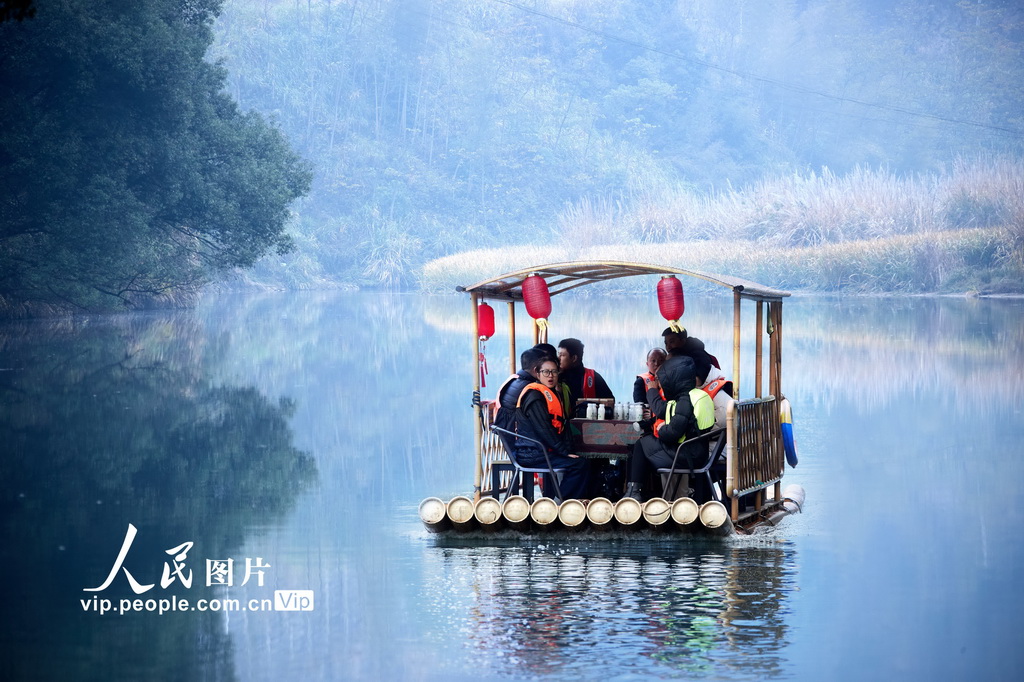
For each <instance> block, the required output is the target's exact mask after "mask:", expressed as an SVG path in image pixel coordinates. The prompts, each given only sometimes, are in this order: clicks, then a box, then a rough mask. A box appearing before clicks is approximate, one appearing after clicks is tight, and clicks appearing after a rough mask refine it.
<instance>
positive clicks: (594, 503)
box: [587, 497, 615, 529]
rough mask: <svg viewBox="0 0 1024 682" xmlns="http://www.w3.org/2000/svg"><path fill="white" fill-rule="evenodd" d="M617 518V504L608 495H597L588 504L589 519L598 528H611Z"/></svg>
mask: <svg viewBox="0 0 1024 682" xmlns="http://www.w3.org/2000/svg"><path fill="white" fill-rule="evenodd" d="M614 519H615V505H613V504H612V503H611V500H609V499H608V498H607V497H595V498H594V499H592V500H591V501H590V504H588V505H587V521H589V522H590V525H591V526H592V527H594V528H596V529H607V528H611V526H612V521H613V520H614Z"/></svg>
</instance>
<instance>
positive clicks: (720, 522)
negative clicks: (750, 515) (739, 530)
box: [697, 500, 733, 535]
mask: <svg viewBox="0 0 1024 682" xmlns="http://www.w3.org/2000/svg"><path fill="white" fill-rule="evenodd" d="M697 516H698V518H699V519H700V522H701V523H702V524H703V525H704V527H705V528H706V529H707V530H708V531H710V532H711V533H712V534H714V535H731V534H732V530H733V529H732V519H730V518H729V512H728V510H726V508H725V505H724V504H722V503H721V502H719V501H717V500H709V501H708V502H705V503H704V504H702V505H701V506H700V513H699V514H698V515H697Z"/></svg>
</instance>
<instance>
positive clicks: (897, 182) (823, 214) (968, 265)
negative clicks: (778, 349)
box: [422, 159, 1024, 293]
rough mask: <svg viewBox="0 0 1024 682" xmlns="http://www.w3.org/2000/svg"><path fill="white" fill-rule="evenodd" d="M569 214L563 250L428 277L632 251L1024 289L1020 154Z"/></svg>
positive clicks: (447, 280)
mask: <svg viewBox="0 0 1024 682" xmlns="http://www.w3.org/2000/svg"><path fill="white" fill-rule="evenodd" d="M556 222H557V234H556V238H555V239H553V243H552V244H551V245H540V246H539V247H523V248H516V249H515V250H511V251H508V250H504V249H491V250H485V251H472V252H468V253H465V254H458V255H455V256H449V257H447V258H443V259H439V260H438V261H433V262H431V263H428V264H427V266H426V267H425V268H424V269H423V273H422V282H423V284H424V286H425V287H427V288H429V289H432V290H443V289H446V288H447V289H449V290H450V288H451V287H454V286H455V285H456V283H457V284H462V285H466V284H470V283H473V282H476V281H479V280H481V279H484V278H486V277H488V276H493V275H494V273H500V272H506V271H510V270H514V269H518V268H522V267H529V265H531V264H536V263H539V262H555V261H561V260H625V261H640V262H651V263H659V264H665V265H672V266H676V267H679V268H683V269H692V270H699V271H702V272H710V273H716V272H721V273H728V274H730V275H734V276H740V277H746V278H748V279H751V280H754V281H757V282H762V283H764V284H766V285H769V286H776V287H779V288H788V289H794V290H815V291H853V292H863V293H871V292H879V293H886V292H904V293H921V292H941V291H976V292H993V293H996V292H1016V293H1024V162H1021V161H1018V160H991V159H990V160H976V161H970V162H968V161H966V160H963V159H960V160H957V161H956V162H955V163H954V164H952V166H951V168H950V169H949V170H948V171H947V172H943V173H940V174H937V175H932V176H901V175H897V174H895V173H892V172H890V171H888V170H870V169H867V168H855V169H854V170H853V171H851V172H850V173H847V174H846V175H842V176H840V175H836V174H835V173H833V172H832V171H830V170H828V169H823V170H821V171H820V172H816V173H808V174H804V175H789V176H785V177H776V178H770V179H765V180H762V181H761V182H758V183H756V184H754V185H752V186H750V187H747V188H745V189H743V190H736V189H732V188H729V189H728V190H726V191H722V192H718V193H713V194H707V195H698V194H695V193H693V192H692V191H690V190H689V189H687V188H684V187H668V186H665V185H664V184H662V185H659V186H657V187H650V188H642V189H641V191H638V192H637V193H636V194H635V195H634V198H633V200H632V201H631V202H630V203H629V204H628V205H626V204H622V203H612V202H610V201H607V200H590V199H586V200H581V201H579V202H577V203H575V204H573V205H571V206H569V207H567V208H566V209H565V210H564V211H563V212H562V213H561V214H560V215H559V216H558V218H557V221H556ZM539 252H542V253H543V254H544V255H546V256H547V258H542V257H539V255H538V254H539ZM615 287H618V288H622V287H625V288H628V287H629V284H621V285H620V284H616V285H614V287H613V288H615Z"/></svg>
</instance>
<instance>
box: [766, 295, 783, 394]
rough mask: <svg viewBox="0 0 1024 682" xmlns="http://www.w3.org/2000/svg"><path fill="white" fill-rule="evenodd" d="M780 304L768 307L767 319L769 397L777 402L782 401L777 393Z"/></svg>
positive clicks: (779, 355) (779, 357) (776, 303)
mask: <svg viewBox="0 0 1024 682" xmlns="http://www.w3.org/2000/svg"><path fill="white" fill-rule="evenodd" d="M780 305H781V304H780V303H779V302H778V301H776V302H774V303H772V304H771V306H770V307H769V318H770V319H771V324H772V330H771V331H772V333H771V336H770V337H769V339H770V344H769V352H768V354H769V356H770V357H771V372H770V374H769V376H768V382H769V391H770V393H771V395H773V396H775V397H776V398H778V399H779V400H781V399H782V395H781V394H780V393H779V362H780V361H781V359H782V356H781V354H780V353H779V341H780V340H781V331H782V330H781V329H779V317H780V316H779V306H780Z"/></svg>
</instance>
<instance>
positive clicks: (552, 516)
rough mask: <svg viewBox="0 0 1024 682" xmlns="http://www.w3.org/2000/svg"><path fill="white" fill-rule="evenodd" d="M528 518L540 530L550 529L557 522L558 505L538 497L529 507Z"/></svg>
mask: <svg viewBox="0 0 1024 682" xmlns="http://www.w3.org/2000/svg"><path fill="white" fill-rule="evenodd" d="M530 518H531V519H533V522H534V523H536V524H537V525H538V526H540V527H541V528H550V527H551V524H553V523H554V522H555V521H557V520H558V505H557V504H555V501H554V500H552V499H551V498H550V497H538V498H537V499H536V500H534V501H533V504H532V505H531V506H530Z"/></svg>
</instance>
